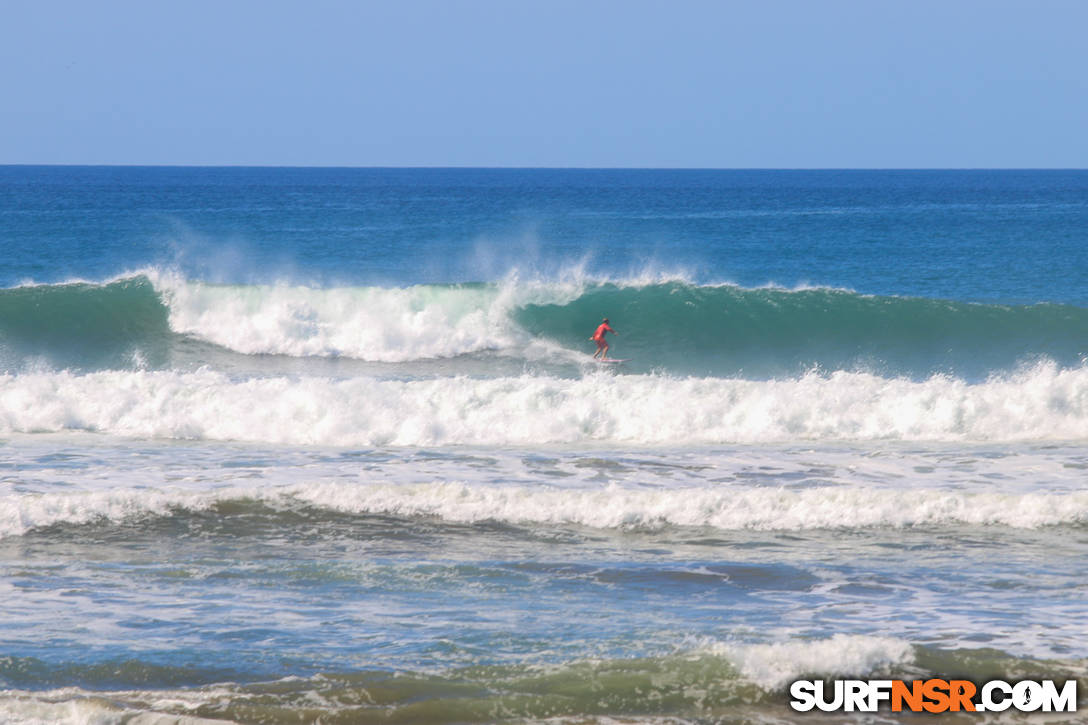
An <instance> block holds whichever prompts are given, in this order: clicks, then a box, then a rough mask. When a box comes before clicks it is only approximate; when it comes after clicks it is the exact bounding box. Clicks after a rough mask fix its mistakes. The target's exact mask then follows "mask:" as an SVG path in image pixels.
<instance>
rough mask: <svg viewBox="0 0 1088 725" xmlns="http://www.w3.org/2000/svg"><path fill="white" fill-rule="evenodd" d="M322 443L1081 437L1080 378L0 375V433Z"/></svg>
mask: <svg viewBox="0 0 1088 725" xmlns="http://www.w3.org/2000/svg"><path fill="white" fill-rule="evenodd" d="M72 430H82V431H98V432H103V433H111V434H115V435H120V436H131V437H137V438H181V439H204V440H239V441H266V442H272V443H296V444H327V445H398V446H402V445H405V446H418V445H436V444H480V445H519V444H522V445H540V444H572V443H592V442H612V443H616V442H622V443H625V444H638V445H707V444H721V443H774V442H790V441H829V440H854V441H874V440H904V441H955V442H969V441H979V442H991V441H1077V440H1084V439H1086V438H1088V368H1079V369H1059V368H1057V367H1056V366H1054V365H1049V364H1048V365H1040V366H1037V367H1036V368H1034V369H1032V370H1029V371H1025V372H1023V373H1020V374H1018V375H1015V376H1010V377H1005V378H996V379H993V380H990V381H987V382H984V383H979V384H968V383H965V382H963V381H961V380H956V379H952V378H945V377H934V378H931V379H929V380H926V381H922V382H913V381H909V380H904V379H887V378H881V377H878V376H875V375H870V374H865V373H845V372H836V373H833V374H831V375H829V376H824V375H819V374H815V373H812V374H808V375H805V376H802V377H800V378H795V379H788V380H772V381H749V380H730V379H720V378H706V379H696V378H691V379H676V378H668V377H658V376H615V375H611V374H609V373H607V372H600V373H596V374H593V375H590V376H587V377H584V378H581V379H565V378H555V377H548V376H531V375H525V376H520V377H508V378H496V379H471V378H460V377H456V378H441V379H431V380H416V381H408V382H402V381H390V380H378V379H373V378H365V377H364V378H354V379H349V380H328V379H323V378H301V379H293V378H285V377H270V378H253V379H247V380H234V379H231V378H229V377H228V376H226V375H223V374H221V373H217V372H212V371H208V370H201V371H197V372H192V373H181V372H175V371H170V372H166V371H108V372H98V373H91V374H87V375H75V374H72V373H69V372H39V373H27V374H22V375H4V376H0V433H33V432H61V431H72Z"/></svg>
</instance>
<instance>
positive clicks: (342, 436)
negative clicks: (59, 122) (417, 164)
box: [0, 166, 1088, 725]
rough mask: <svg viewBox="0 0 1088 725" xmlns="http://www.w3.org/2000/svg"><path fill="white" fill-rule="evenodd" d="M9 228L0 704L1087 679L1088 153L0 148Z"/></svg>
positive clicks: (226, 702)
mask: <svg viewBox="0 0 1088 725" xmlns="http://www.w3.org/2000/svg"><path fill="white" fill-rule="evenodd" d="M0 250H2V257H0V258H2V260H3V262H2V264H0V601H2V602H3V605H2V607H0V721H2V722H5V723H24V724H25V723H56V722H60V723H102V724H106V723H118V724H120V723H126V724H129V725H151V724H154V723H157V724H160V725H165V724H166V723H174V724H176V725H197V724H198V723H205V724H206V723H211V722H236V723H272V724H274V723H371V722H373V723H470V722H540V721H548V722H564V723H566V722H570V723H588V722H602V723H605V722H607V723H616V722H622V723H629V722H654V723H665V722H668V723H680V722H697V723H719V722H720V723H779V724H782V723H809V724H810V725H814V724H815V723H824V722H827V723H832V722H834V723H839V722H867V723H870V722H901V721H902V722H926V723H946V722H947V723H961V722H963V723H966V722H972V723H973V722H1004V721H1006V720H1008V721H1019V719H1018V717H1017V716H1014V715H1011V714H1009V713H1005V714H1004V715H1003V716H993V715H991V716H990V719H984V718H981V717H977V716H967V715H944V716H934V715H927V716H916V717H913V718H912V717H910V716H907V715H901V714H899V713H892V712H883V713H881V714H879V715H877V716H872V715H860V714H853V715H849V714H842V713H840V714H837V715H834V716H831V715H828V716H822V717H821V716H814V715H812V714H807V715H806V714H802V713H796V712H794V711H793V710H791V709H790V707H789V705H788V701H789V699H790V697H789V695H788V686H789V683H791V682H792V681H794V680H796V679H799V678H809V679H820V678H826V679H834V678H842V677H861V678H904V679H916V678H926V677H932V676H939V677H946V678H947V677H959V678H966V679H970V680H973V681H975V682H984V681H986V680H989V679H994V678H998V679H1005V680H1009V681H1016V680H1020V679H1024V678H1030V679H1055V680H1067V679H1078V680H1079V683H1080V693H1081V698H1082V699H1081V709H1082V710H1083V709H1084V708H1085V707H1088V701H1086V700H1085V699H1084V698H1085V696H1086V694H1088V635H1086V633H1088V581H1086V576H1085V575H1086V573H1088V485H1086V484H1088V446H1086V443H1088V284H1086V282H1088V172H1083V171H695V170H692V171H679V170H546V169H536V170H533V169H525V170H521V169H507V170H503V169H292V168H183V167H178V168H151V167H146V168H144V167H28V166H23V167H19V166H7V167H0ZM604 317H608V318H609V320H610V321H611V325H612V327H613V328H615V330H616V332H617V333H618V335H610V336H609V338H608V339H609V342H610V344H611V346H612V347H611V350H610V355H612V356H613V357H617V358H625V359H628V361H627V362H624V363H620V364H612V365H602V364H598V363H595V362H594V361H593V360H592V358H591V353H592V352H593V351H594V349H595V346H594V344H593V342H591V341H590V340H589V339H588V338H589V336H590V335H591V334H592V333H593V330H594V328H595V327H596V326H597V325H598V324H599V323H600V321H601V319H602V318H604ZM1049 717H1050V719H1047V720H1045V721H1046V722H1056V721H1062V722H1066V721H1068V722H1077V721H1078V720H1077V717H1078V716H1077V715H1065V716H1064V717H1065V718H1067V719H1066V720H1062V717H1063V716H1058V715H1051V716H1049ZM956 718H959V719H956ZM1002 718H1004V719H1002Z"/></svg>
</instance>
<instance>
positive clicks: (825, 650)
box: [703, 634, 914, 690]
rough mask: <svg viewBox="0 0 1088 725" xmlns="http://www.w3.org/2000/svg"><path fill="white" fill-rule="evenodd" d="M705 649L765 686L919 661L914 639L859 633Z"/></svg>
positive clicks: (874, 672) (771, 687) (884, 669)
mask: <svg viewBox="0 0 1088 725" xmlns="http://www.w3.org/2000/svg"><path fill="white" fill-rule="evenodd" d="M703 651H706V652H709V653H711V654H714V655H717V656H721V657H724V658H726V659H728V660H729V661H730V662H732V663H733V664H734V665H735V666H736V667H737V669H738V670H739V671H740V673H741V675H742V676H743V677H744V678H745V679H747V680H750V681H752V682H754V683H756V684H757V685H759V686H760V687H761V688H763V689H765V690H778V689H781V688H783V687H785V686H786V685H787V684H789V683H790V682H792V681H794V680H796V679H798V678H800V677H802V676H804V675H813V676H817V677H845V676H859V677H864V676H877V675H880V674H887V673H888V672H889V671H890V669H891V668H893V667H896V666H903V665H909V664H911V663H913V662H914V648H913V647H912V646H911V644H910V643H909V642H905V641H903V640H901V639H896V638H894V637H873V636H868V635H860V634H853V635H847V634H836V635H834V636H832V637H830V638H828V639H822V640H812V641H798V640H792V641H786V642H778V643H772V644H748V645H737V644H727V643H711V644H707V645H705V646H704V648H703Z"/></svg>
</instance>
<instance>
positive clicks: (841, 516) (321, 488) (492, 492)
mask: <svg viewBox="0 0 1088 725" xmlns="http://www.w3.org/2000/svg"><path fill="white" fill-rule="evenodd" d="M368 475H370V474H368ZM341 479H342V477H341ZM380 479H381V477H380V476H378V480H376V481H375V480H370V479H368V478H366V477H364V475H360V476H359V477H358V479H357V480H356V481H352V482H344V481H343V480H336V481H330V480H317V481H312V482H307V483H298V484H290V485H285V486H278V487H269V486H268V485H267V484H264V483H262V484H260V485H254V484H248V485H230V486H222V487H218V488H214V489H210V490H208V489H204V490H192V489H185V488H182V487H174V486H166V487H163V488H157V489H156V488H114V489H107V490H98V491H83V492H78V493H37V494H28V493H20V494H14V493H7V494H3V495H0V536H11V535H22V534H25V533H26V532H27V531H29V530H31V529H33V528H36V527H42V526H49V525H52V524H58V523H67V524H81V523H88V522H93V521H100V520H107V521H115V522H116V521H122V520H125V519H130V518H134V517H141V516H148V515H151V516H160V515H165V514H167V513H169V512H170V511H171V510H174V509H185V510H189V511H200V510H205V509H208V508H210V507H212V506H214V505H216V504H217V503H218V502H221V501H229V500H239V499H249V500H255V501H262V502H265V503H267V504H268V505H270V506H271V507H273V508H278V509H285V508H298V507H299V506H300V505H306V506H311V507H314V508H318V509H324V510H329V511H337V512H342V513H352V514H383V515H396V516H405V517H418V516H425V517H435V518H440V519H443V520H445V521H451V522H458V523H476V522H481V521H501V522H505V523H511V524H521V525H548V526H554V525H572V524H573V525H581V526H589V527H595V528H602V529H629V528H644V529H654V528H660V527H662V526H667V525H675V526H705V527H712V528H716V529H723V530H736V529H756V530H805V529H821V528H868V527H909V526H934V525H942V526H956V525H961V524H973V525H1002V526H1010V527H1017V528H1029V529H1030V528H1039V527H1043V526H1052V525H1057V524H1070V523H1084V522H1088V492H1085V491H1077V492H1072V493H1066V494H1046V493H1018V494H1011V493H962V492H949V491H942V490H939V489H918V488H913V489H910V490H904V491H900V490H895V489H879V488H863V487H854V486H823V487H819V488H808V489H800V490H790V489H783V488H768V487H750V486H727V485H713V484H711V485H706V486H699V487H681V488H664V489H645V488H639V487H621V486H616V485H608V486H603V487H596V488H575V489H571V488H560V487H553V486H545V485H540V484H535V485H495V484H469V483H466V482H463V481H434V482H431V483H408V484H390V483H384V482H381V480H380Z"/></svg>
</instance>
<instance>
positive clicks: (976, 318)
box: [517, 282, 1088, 377]
mask: <svg viewBox="0 0 1088 725" xmlns="http://www.w3.org/2000/svg"><path fill="white" fill-rule="evenodd" d="M605 316H607V317H609V319H610V320H611V324H612V327H614V328H615V329H616V331H617V332H618V333H619V337H611V336H610V338H609V339H610V340H611V341H612V343H613V345H614V349H613V351H612V355H613V356H614V357H620V358H634V359H636V360H637V361H640V362H646V363H648V364H652V365H654V366H658V367H660V368H662V369H664V370H666V371H669V372H679V373H685V374H697V375H702V374H707V375H743V376H749V375H751V376H776V375H793V374H797V373H799V372H803V371H804V370H808V369H812V368H814V367H815V368H821V369H824V370H859V369H862V370H866V371H871V372H876V373H882V374H891V375H931V374H934V373H949V374H952V375H962V376H966V377H979V376H985V375H987V374H988V373H991V372H994V371H998V370H1007V369H1009V368H1012V367H1015V366H1016V365H1018V364H1022V363H1026V362H1035V361H1037V360H1038V359H1040V358H1048V359H1051V360H1054V361H1056V362H1058V363H1059V364H1061V365H1064V366H1073V365H1079V364H1081V363H1082V362H1083V358H1084V356H1085V354H1086V353H1088V310H1085V309H1082V308H1078V307H1073V306H1069V305H1059V304H1034V305H998V304H977V303H968V302H953V301H947V300H934V299H925V298H909V297H892V296H873V295H863V294H858V293H856V292H851V291H847V290H837V289H826V288H823V289H804V290H784V289H775V288H768V289H744V288H740V287H734V286H710V287H706V286H695V285H690V284H685V283H680V282H670V283H664V284H653V285H647V286H642V287H625V286H617V285H612V284H605V285H600V286H597V287H594V288H591V289H589V290H587V291H585V293H584V294H582V295H581V296H580V297H578V298H577V299H576V300H574V301H573V302H570V303H566V304H540V305H528V306H526V307H524V308H523V309H521V310H519V311H518V312H517V320H518V322H519V323H520V324H521V325H522V326H524V327H525V328H526V329H527V330H529V331H530V332H531V333H532V334H534V335H537V336H540V337H546V338H551V339H554V340H556V341H558V342H560V343H561V344H563V345H565V346H569V347H572V348H575V349H582V350H587V351H588V350H592V349H593V348H594V345H593V343H592V342H589V341H588V340H587V339H586V338H587V337H588V334H589V332H591V331H592V329H593V327H594V326H595V325H596V324H597V323H598V322H599V321H600V319H601V318H602V317H605Z"/></svg>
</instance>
